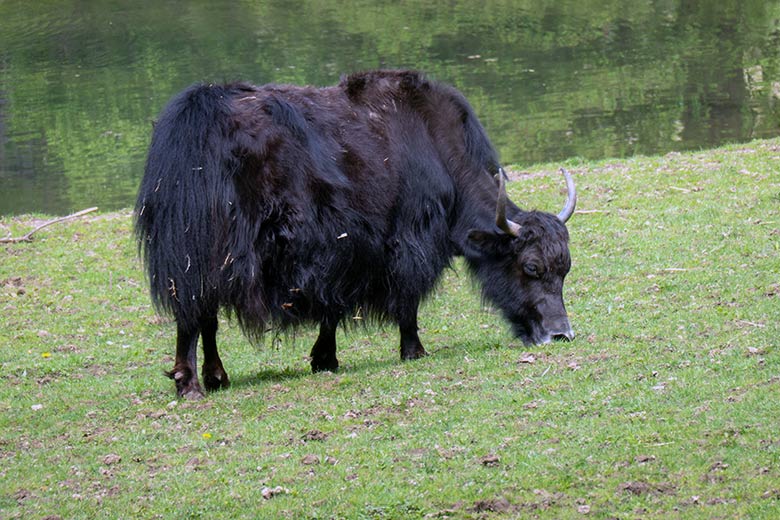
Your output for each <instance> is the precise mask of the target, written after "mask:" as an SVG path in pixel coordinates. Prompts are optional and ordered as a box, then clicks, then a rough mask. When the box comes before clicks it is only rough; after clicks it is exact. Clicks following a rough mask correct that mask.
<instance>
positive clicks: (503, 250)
mask: <svg viewBox="0 0 780 520" xmlns="http://www.w3.org/2000/svg"><path fill="white" fill-rule="evenodd" d="M469 242H471V244H472V245H473V246H474V247H476V248H477V249H479V250H480V251H482V252H483V253H486V254H488V255H491V256H506V255H507V254H509V253H510V252H511V250H512V237H511V236H510V235H507V234H506V233H496V232H493V231H480V230H478V229H472V230H471V231H469Z"/></svg>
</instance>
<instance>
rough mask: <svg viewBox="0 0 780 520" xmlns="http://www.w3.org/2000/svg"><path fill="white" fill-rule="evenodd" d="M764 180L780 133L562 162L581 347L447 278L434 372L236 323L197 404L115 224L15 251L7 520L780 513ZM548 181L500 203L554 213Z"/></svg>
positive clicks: (533, 175)
mask: <svg viewBox="0 0 780 520" xmlns="http://www.w3.org/2000/svg"><path fill="white" fill-rule="evenodd" d="M779 164H780V140H769V141H758V142H754V143H749V144H745V145H736V146H731V147H726V148H722V149H717V150H712V151H705V152H699V153H693V154H671V155H668V156H664V157H652V158H635V159H628V160H620V161H604V162H598V163H582V162H576V161H572V162H570V163H569V164H567V166H568V167H569V168H570V169H571V171H573V172H574V174H575V180H576V182H577V186H578V191H579V194H580V201H579V206H578V209H579V210H581V211H582V212H581V213H579V214H577V215H575V216H574V217H573V219H572V220H571V221H570V224H569V229H570V232H571V235H572V242H571V249H572V254H573V259H574V265H573V268H572V272H571V274H570V275H569V277H568V279H567V284H566V289H565V296H566V300H567V306H568V309H569V313H570V318H571V321H572V324H573V326H574V328H575V330H576V332H577V339H576V340H575V341H574V342H571V343H560V344H554V345H549V346H542V347H532V348H525V347H523V346H522V345H521V344H520V343H519V342H518V341H516V340H514V339H513V338H512V337H511V336H510V335H509V334H508V331H507V327H506V326H505V324H504V323H503V322H502V321H501V319H500V318H499V317H498V316H497V315H495V313H493V312H492V311H491V310H490V309H485V308H484V307H483V306H482V305H481V303H480V299H479V296H478V294H477V293H476V292H475V290H474V288H473V286H472V283H471V280H470V279H469V277H468V276H467V274H466V273H465V270H464V269H463V266H462V265H461V264H460V263H458V264H457V265H456V267H455V269H454V270H452V271H450V272H448V273H447V275H446V278H445V280H444V283H443V285H442V288H441V290H439V291H438V292H437V293H436V294H435V296H433V297H432V298H431V299H430V300H429V301H428V302H427V304H426V306H425V307H424V309H423V310H422V312H421V327H422V328H423V330H422V334H421V337H422V338H423V342H424V343H425V344H426V347H427V348H428V350H429V352H431V353H432V355H431V356H429V357H427V358H425V359H422V360H419V361H417V362H413V363H401V362H400V361H399V360H398V352H397V332H396V331H395V330H394V329H393V328H392V327H387V328H385V329H379V330H376V329H367V330H361V329H357V330H354V331H350V332H349V333H347V334H343V333H342V334H340V336H339V341H340V349H339V352H340V355H339V358H340V361H341V363H342V369H341V371H340V372H339V373H338V374H316V375H312V374H310V373H309V365H308V362H307V354H308V351H309V348H310V346H311V344H312V341H313V339H314V335H313V331H300V332H298V333H297V334H296V335H295V336H289V337H287V336H281V337H278V338H274V337H272V336H268V337H267V338H266V339H265V341H264V343H263V344H262V345H259V346H252V345H250V344H249V343H248V342H247V341H246V340H245V339H244V338H243V337H242V336H241V334H240V331H239V330H238V328H237V326H236V325H235V324H231V323H228V322H227V321H225V322H224V323H223V324H222V329H221V331H220V336H219V340H220V346H221V352H222V354H223V356H222V357H223V360H224V362H225V366H226V368H227V370H228V372H229V374H230V376H231V380H232V382H233V385H232V387H231V388H230V389H229V390H227V391H223V392H218V393H215V394H210V395H209V396H208V398H207V399H206V400H204V401H200V402H194V403H192V402H182V401H178V400H177V399H176V396H175V392H174V388H173V384H172V383H171V381H170V380H168V379H167V378H165V377H164V376H163V371H164V370H167V369H170V368H171V366H172V364H173V359H172V354H173V344H174V339H175V338H174V336H175V331H174V327H173V324H172V323H171V322H170V321H168V320H161V319H159V318H156V317H155V316H154V314H153V311H152V309H151V307H150V305H149V300H148V295H147V289H146V282H145V280H144V277H143V274H142V271H141V268H140V265H139V263H138V260H137V259H136V255H135V246H134V244H133V241H132V238H131V235H130V228H131V217H130V214H129V212H123V213H118V214H103V215H97V216H94V215H91V216H88V217H85V218H83V219H81V220H79V221H75V222H67V223H62V224H58V225H56V226H52V227H49V228H46V229H45V230H42V231H40V232H39V233H38V234H37V235H36V237H35V240H34V241H33V242H32V243H29V244H27V243H24V244H15V245H4V246H2V249H0V255H1V256H0V258H2V260H1V261H0V383H2V384H0V518H46V517H48V518H56V517H59V518H63V519H65V518H158V517H159V518H209V519H212V518H294V519H299V518H312V519H314V518H349V519H352V518H356V519H395V518H475V519H477V518H488V519H492V518H537V517H538V518H581V517H593V518H669V517H682V518H776V517H778V516H779V515H780V428H779V427H780V398H779V397H778V396H779V395H780V348H779V347H780V326H778V316H780V166H778V165H779ZM556 167H557V165H541V166H539V167H536V168H534V169H532V170H531V171H529V172H527V173H529V174H530V175H519V177H520V180H519V182H513V183H511V184H510V185H509V191H510V195H511V196H512V198H513V199H514V200H515V201H516V202H518V203H520V204H521V205H523V206H526V207H529V206H530V207H537V208H540V209H546V210H548V211H558V209H559V208H560V204H561V203H562V201H563V192H562V189H563V186H562V184H563V183H562V180H561V179H560V177H559V175H558V174H557V173H555V168H556ZM515 176H517V175H515ZM39 218H41V217H37V218H36V217H32V216H25V217H19V218H5V219H2V220H0V235H3V234H9V233H10V234H12V235H14V236H16V235H21V234H23V233H24V232H26V231H28V230H29V229H30V228H31V227H32V226H33V224H34V221H35V220H37V219H39ZM272 490H273V491H272ZM264 491H265V494H266V496H267V497H268V498H264V497H263V492H264Z"/></svg>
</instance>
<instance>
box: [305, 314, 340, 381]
mask: <svg viewBox="0 0 780 520" xmlns="http://www.w3.org/2000/svg"><path fill="white" fill-rule="evenodd" d="M338 369H339V360H338V359H337V358H336V325H334V324H333V323H332V322H331V321H330V320H322V322H320V335H319V336H318V337H317V341H316V342H315V343H314V346H313V347H312V349H311V371H312V372H315V373H316V372H326V371H330V372H336V371H337V370H338Z"/></svg>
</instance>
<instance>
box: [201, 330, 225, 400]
mask: <svg viewBox="0 0 780 520" xmlns="http://www.w3.org/2000/svg"><path fill="white" fill-rule="evenodd" d="M218 328H219V322H218V321H217V317H216V315H214V316H209V317H208V318H206V319H204V320H202V321H201V328H200V334H201V337H202V338H203V368H202V371H201V375H203V385H204V386H205V387H206V390H208V391H212V390H219V389H220V388H227V387H229V386H230V380H229V379H228V375H227V372H225V369H224V367H223V366H222V360H221V359H220V358H219V352H218V351H217V329H218Z"/></svg>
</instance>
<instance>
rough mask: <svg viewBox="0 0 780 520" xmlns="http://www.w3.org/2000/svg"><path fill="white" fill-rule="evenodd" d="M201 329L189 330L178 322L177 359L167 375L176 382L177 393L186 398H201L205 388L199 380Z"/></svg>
mask: <svg viewBox="0 0 780 520" xmlns="http://www.w3.org/2000/svg"><path fill="white" fill-rule="evenodd" d="M199 335H200V330H198V329H195V330H188V329H185V328H184V327H182V326H181V325H180V324H177V328H176V361H175V363H174V365H173V370H171V371H170V372H168V373H167V376H168V377H170V378H171V379H173V381H174V382H175V383H176V393H177V394H179V396H181V397H184V398H185V399H200V398H202V397H203V390H202V389H201V387H200V382H198V336H199Z"/></svg>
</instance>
